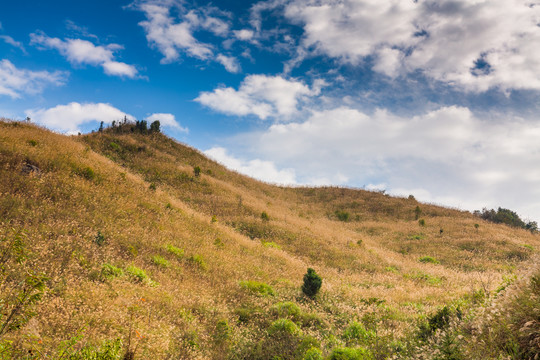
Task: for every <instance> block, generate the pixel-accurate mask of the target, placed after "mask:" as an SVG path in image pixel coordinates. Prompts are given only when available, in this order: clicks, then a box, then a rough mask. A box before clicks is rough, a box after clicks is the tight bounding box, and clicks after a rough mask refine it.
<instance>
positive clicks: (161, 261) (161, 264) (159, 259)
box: [152, 255, 169, 268]
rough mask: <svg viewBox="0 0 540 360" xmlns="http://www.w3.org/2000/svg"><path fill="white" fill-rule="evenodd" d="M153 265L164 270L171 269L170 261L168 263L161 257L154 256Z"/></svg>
mask: <svg viewBox="0 0 540 360" xmlns="http://www.w3.org/2000/svg"><path fill="white" fill-rule="evenodd" d="M152 263H153V264H154V265H156V266H159V267H162V268H168V267H169V261H167V260H166V259H165V258H164V257H162V256H159V255H154V256H152Z"/></svg>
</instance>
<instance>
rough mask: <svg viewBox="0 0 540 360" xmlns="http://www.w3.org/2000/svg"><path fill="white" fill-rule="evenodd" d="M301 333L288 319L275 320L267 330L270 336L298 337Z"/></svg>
mask: <svg viewBox="0 0 540 360" xmlns="http://www.w3.org/2000/svg"><path fill="white" fill-rule="evenodd" d="M301 333H302V331H301V330H300V328H298V326H297V325H296V324H295V323H294V322H292V321H291V320H289V319H277V320H276V321H274V322H273V323H272V324H271V325H270V327H269V328H268V334H269V335H270V336H284V335H285V336H286V335H300V334H301Z"/></svg>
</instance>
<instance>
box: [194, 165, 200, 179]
mask: <svg viewBox="0 0 540 360" xmlns="http://www.w3.org/2000/svg"><path fill="white" fill-rule="evenodd" d="M193 174H194V175H195V176H196V177H199V176H200V175H201V168H200V167H199V166H195V167H193Z"/></svg>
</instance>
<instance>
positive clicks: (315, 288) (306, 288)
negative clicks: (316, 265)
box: [302, 268, 322, 298]
mask: <svg viewBox="0 0 540 360" xmlns="http://www.w3.org/2000/svg"><path fill="white" fill-rule="evenodd" d="M321 286H322V278H321V277H320V276H319V275H317V273H316V272H315V270H313V269H312V268H308V269H307V273H306V274H305V275H304V284H303V285H302V292H303V293H304V294H305V295H306V296H308V297H310V298H314V297H315V295H317V293H318V292H319V290H320V289H321Z"/></svg>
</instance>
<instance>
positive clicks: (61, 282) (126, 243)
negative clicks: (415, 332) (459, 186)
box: [0, 122, 540, 359]
mask: <svg viewBox="0 0 540 360" xmlns="http://www.w3.org/2000/svg"><path fill="white" fill-rule="evenodd" d="M113 143H114V144H115V145H111V144H113ZM24 164H32V165H35V166H37V167H38V168H39V169H40V170H41V172H40V173H39V174H38V173H33V172H31V173H29V174H26V173H23V172H22V171H21V169H22V167H23V165H24ZM194 166H199V167H200V168H201V170H202V171H201V175H200V176H199V177H195V176H194V174H193V167H194ZM89 169H90V170H89ZM151 184H155V187H156V189H155V190H152V189H151V188H150V185H151ZM417 205H419V206H420V207H421V209H422V218H424V219H425V221H426V226H424V227H421V226H419V225H418V221H416V220H415V212H414V210H415V207H416V206H417ZM336 210H339V211H346V212H348V213H349V214H350V216H349V221H347V222H343V221H339V220H338V219H336V216H335V211H336ZM263 211H265V212H266V213H268V215H269V218H270V220H269V221H263V220H262V219H261V213H262V212H263ZM212 217H215V219H216V220H217V221H214V222H213V221H212ZM475 223H479V224H480V227H479V228H478V229H476V228H475V226H474V224H475ZM0 224H1V226H0V239H4V241H3V242H2V244H3V246H4V245H5V244H8V242H9V241H8V240H9V239H13V237H14V236H15V235H14V234H16V233H17V232H23V231H24V233H25V234H26V235H25V238H24V242H25V246H26V247H27V248H28V252H29V255H28V259H27V260H25V263H24V266H26V267H28V268H33V269H36V270H38V271H40V272H43V273H45V274H46V275H47V276H48V278H49V280H48V281H47V283H46V285H47V289H46V291H45V294H44V298H43V300H42V301H41V302H40V303H39V305H36V306H34V307H33V309H35V312H36V314H35V316H34V317H33V318H32V319H31V320H30V321H29V322H26V323H25V324H22V325H21V327H20V328H18V329H15V330H13V331H11V332H10V333H9V334H6V335H5V336H4V337H3V338H0V341H3V340H6V341H7V340H9V341H14V344H15V345H14V346H15V348H17V349H23V350H28V349H35V351H39V352H40V353H41V354H44V355H47V356H50V357H52V356H53V355H54V354H55V351H57V349H58V346H59V345H60V342H61V341H64V340H66V339H70V338H72V337H73V336H75V334H77V333H81V334H83V336H82V339H81V340H80V341H79V342H77V344H75V345H74V347H73V348H74V349H77V348H81V347H82V346H84V345H86V344H91V345H98V344H100V343H102V342H103V341H104V340H107V339H115V338H120V339H122V340H123V341H124V344H126V343H127V341H128V339H130V342H131V345H130V346H131V347H132V348H133V347H135V346H137V350H136V355H135V356H136V358H148V357H150V356H152V357H154V358H164V359H165V358H190V359H197V358H200V359H203V358H227V357H228V356H230V357H234V356H235V355H234V354H237V356H240V355H238V354H244V355H245V352H246V351H247V350H246V349H249V348H250V346H253V344H256V343H257V342H258V341H262V340H261V339H263V338H264V336H266V335H265V334H266V333H265V329H266V328H267V327H268V326H269V325H270V319H269V311H270V308H271V306H272V305H273V304H275V303H278V302H283V301H292V302H295V303H297V304H298V306H299V307H300V308H301V310H302V312H303V313H305V314H311V316H312V317H313V319H315V320H314V321H315V322H316V323H317V324H319V325H316V326H313V325H305V326H304V327H303V333H304V334H309V335H310V336H312V337H313V338H315V339H317V341H318V342H319V343H320V344H321V349H322V350H323V352H324V353H325V354H328V353H329V352H330V351H331V349H332V348H333V347H334V346H337V345H343V344H344V342H343V341H344V340H343V339H342V337H341V334H342V333H343V331H344V329H345V327H346V326H347V325H348V324H349V323H350V322H351V321H353V320H362V319H364V320H365V318H366V316H367V315H369V316H372V317H373V316H374V317H375V318H376V319H377V321H378V323H379V324H381V327H380V330H379V334H389V335H391V336H393V337H394V338H398V337H399V336H401V335H403V334H406V333H407V332H408V331H410V329H411V327H412V326H413V325H414V321H415V320H416V319H417V318H418V317H419V316H422V315H423V314H426V313H430V312H432V311H433V310H434V309H436V308H437V307H439V306H441V305H443V304H446V303H448V302H451V301H454V300H456V299H459V298H463V297H465V296H467V295H468V294H472V293H473V292H474V291H476V290H478V289H485V290H486V291H491V290H493V289H494V288H495V287H496V286H497V285H498V284H499V283H500V282H501V280H502V277H503V276H505V275H507V274H511V273H512V272H513V271H514V270H515V269H517V268H520V267H524V266H527V261H530V260H529V258H531V256H532V254H533V253H535V252H537V250H530V247H533V249H538V248H539V247H540V241H539V238H538V236H537V235H532V234H530V233H528V232H525V231H522V230H516V229H512V228H508V227H505V226H500V225H494V224H490V223H486V222H483V221H481V220H479V219H478V218H475V217H473V216H472V215H471V214H470V213H467V212H462V211H458V210H453V209H446V208H441V207H437V206H434V205H425V204H418V203H417V202H416V201H414V200H409V199H400V198H393V197H389V196H387V195H384V194H380V193H374V192H368V191H362V190H351V189H341V188H314V189H312V188H285V187H277V186H272V185H269V184H263V183H260V182H257V181H255V180H252V179H249V178H247V177H245V176H242V175H239V174H237V173H234V172H231V171H228V170H226V169H225V168H224V167H222V166H221V165H219V164H217V163H216V162H214V161H211V160H209V159H207V158H205V157H204V156H202V155H201V154H200V153H199V152H197V151H196V150H194V149H191V148H189V147H186V146H184V145H182V144H179V143H177V142H175V141H173V140H172V139H169V138H167V137H165V136H163V135H161V134H153V135H140V134H115V133H114V132H112V131H105V132H104V133H98V134H91V135H85V136H80V137H66V136H62V135H58V134H54V133H52V132H49V131H46V130H44V129H41V128H38V127H35V126H33V125H28V124H22V123H13V122H0ZM440 229H443V230H444V231H443V232H442V234H441V233H440ZM98 232H100V233H101V234H103V236H104V238H105V241H104V243H103V245H101V246H100V245H97V244H96V241H95V239H96V236H97V234H98ZM216 239H219V241H217V240H216ZM263 242H267V243H268V242H273V243H275V244H277V245H278V246H279V248H280V249H278V248H274V247H268V246H264V245H263ZM167 245H173V246H175V247H177V248H180V249H183V250H184V256H183V257H181V258H179V257H177V256H176V255H174V254H172V253H171V252H169V251H168V250H167ZM524 245H528V246H529V247H524ZM6 246H7V245H6ZM6 246H4V248H5V249H7V247H6ZM6 251H7V250H6ZM155 256H161V257H162V258H164V259H165V260H167V261H168V262H169V265H168V266H159V265H156V263H155V261H154V260H153V257H155ZM423 256H431V257H433V258H435V259H436V260H437V261H439V264H432V263H422V262H420V261H419V258H421V257H423ZM10 261H11V260H10ZM10 264H12V265H10V266H11V267H8V268H6V269H4V270H3V274H4V275H3V278H2V281H3V284H2V286H4V287H5V288H9V289H12V290H10V291H15V290H13V289H16V284H15V283H13V282H11V279H12V278H13V274H14V273H16V272H17V271H18V270H17V266H20V264H19V265H17V264H16V262H11V263H10ZM103 264H111V265H114V266H116V267H118V268H121V269H122V270H123V275H120V276H117V277H104V276H103V275H102V267H103ZM130 266H134V267H136V268H139V269H142V270H144V272H145V273H146V275H147V277H148V279H147V280H145V281H142V282H138V281H136V280H134V278H133V277H130V276H129V275H128V274H127V269H128V267H130ZM307 267H313V268H315V269H316V270H317V273H319V274H320V275H321V276H322V277H323V287H322V290H321V295H320V296H319V298H318V300H317V301H309V300H307V299H305V298H303V297H302V296H301V292H300V286H301V282H302V276H303V274H304V273H305V271H306V268H307ZM245 280H252V281H259V282H264V283H266V284H268V285H270V286H271V287H272V288H273V289H274V291H275V293H276V294H275V295H274V296H259V295H257V294H253V293H251V292H249V291H246V289H244V288H243V287H242V286H240V282H241V281H245ZM5 294H6V293H4V292H3V293H2V295H0V297H2V298H4V297H5V296H7V295H5ZM370 299H371V300H370ZM373 299H377V300H378V301H375V300H373ZM0 300H1V299H0ZM239 309H244V310H245V313H246V314H248V315H246V316H247V320H246V321H240V320H239V315H238V314H239V311H240V310H239ZM244 310H242V311H244ZM29 311H30V310H29ZM370 314H371V315H370ZM306 316H307V315H306ZM223 319H226V320H227V321H228V324H229V325H230V331H231V335H230V337H229V338H228V340H227V341H228V345H226V346H225V345H224V344H223V342H222V341H221V342H217V341H216V340H215V339H216V336H215V331H216V324H217V322H218V321H220V320H223ZM0 321H1V320H0ZM382 325H384V326H382ZM224 346H225V348H226V349H228V350H227V351H225V352H224V350H223V349H224ZM0 358H1V357H0Z"/></svg>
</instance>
